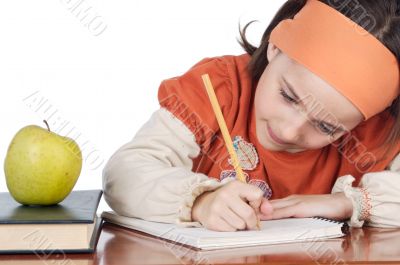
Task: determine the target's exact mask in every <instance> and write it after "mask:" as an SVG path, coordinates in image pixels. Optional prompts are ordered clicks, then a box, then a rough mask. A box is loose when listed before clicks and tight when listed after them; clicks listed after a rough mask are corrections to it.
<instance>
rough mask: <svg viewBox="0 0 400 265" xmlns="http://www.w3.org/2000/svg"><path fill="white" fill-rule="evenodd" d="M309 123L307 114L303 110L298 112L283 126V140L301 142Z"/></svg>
mask: <svg viewBox="0 0 400 265" xmlns="http://www.w3.org/2000/svg"><path fill="white" fill-rule="evenodd" d="M307 124H308V117H307V115H306V114H305V113H303V112H299V113H297V114H296V115H294V117H292V118H291V119H288V122H287V123H286V125H285V127H283V128H282V134H281V135H282V138H283V139H282V140H283V141H285V142H288V143H291V144H296V143H299V142H300V141H301V140H302V139H303V136H304V134H305V130H306V127H307Z"/></svg>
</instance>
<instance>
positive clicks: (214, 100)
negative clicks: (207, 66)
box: [201, 74, 260, 229]
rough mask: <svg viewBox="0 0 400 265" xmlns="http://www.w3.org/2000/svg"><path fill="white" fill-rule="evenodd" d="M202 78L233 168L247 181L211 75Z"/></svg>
mask: <svg viewBox="0 0 400 265" xmlns="http://www.w3.org/2000/svg"><path fill="white" fill-rule="evenodd" d="M201 78H202V79H203V83H204V86H205V88H206V90H207V94H208V97H209V98H210V102H211V105H212V108H213V110H214V113H215V116H216V118H217V122H218V125H219V127H220V129H221V133H222V137H223V138H224V141H225V145H226V148H227V149H228V153H229V155H230V157H231V160H232V163H233V168H234V169H235V171H236V175H237V178H238V179H239V180H240V181H242V182H244V183H246V178H245V177H244V174H243V170H242V168H241V167H240V164H239V160H238V158H237V155H236V152H235V150H234V149H233V143H232V139H231V136H230V134H229V131H228V128H227V126H226V123H225V119H224V116H223V115H222V112H221V107H220V106H219V103H218V99H217V96H216V95H215V92H214V88H213V86H212V83H211V80H210V77H209V76H208V74H204V75H202V76H201ZM255 210H256V213H257V212H258V209H255ZM257 228H258V229H260V219H258V218H257Z"/></svg>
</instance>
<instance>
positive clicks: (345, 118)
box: [255, 43, 363, 153]
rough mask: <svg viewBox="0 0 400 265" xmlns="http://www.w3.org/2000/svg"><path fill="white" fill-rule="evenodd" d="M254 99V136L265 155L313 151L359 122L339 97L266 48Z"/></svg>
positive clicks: (359, 117)
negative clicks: (266, 63)
mask: <svg viewBox="0 0 400 265" xmlns="http://www.w3.org/2000/svg"><path fill="white" fill-rule="evenodd" d="M267 56H268V61H269V64H268V66H267V67H266V68H265V70H264V72H263V74H262V76H261V78H260V80H259V82H258V85H257V90H256V94H255V115H256V133H257V138H258V140H259V142H260V144H261V145H262V146H263V147H264V148H266V149H268V150H271V151H287V152H290V153H296V152H301V151H304V150H308V149H319V148H322V147H324V146H326V145H329V144H330V143H332V142H334V141H335V140H337V139H338V138H340V137H341V136H342V135H343V134H345V133H346V132H348V131H350V130H352V129H353V128H354V127H356V126H357V125H358V124H359V123H360V122H362V121H363V115H362V114H361V112H360V111H359V110H358V109H357V108H356V107H355V106H354V105H353V104H352V103H351V102H350V101H349V100H348V99H347V98H345V97H344V96H343V95H342V94H340V92H338V91H337V90H336V89H335V88H333V87H332V86H330V85H329V84H328V83H327V82H325V81H324V80H322V79H321V78H320V77H318V76H317V75H315V74H314V73H312V72H311V71H309V70H308V69H307V68H305V67H304V66H302V65H300V64H298V63H297V62H295V61H293V60H292V59H290V58H289V57H288V56H286V55H285V54H284V53H282V52H281V51H280V50H279V49H278V48H277V47H276V46H275V45H273V44H272V43H270V44H269V47H268V53H267Z"/></svg>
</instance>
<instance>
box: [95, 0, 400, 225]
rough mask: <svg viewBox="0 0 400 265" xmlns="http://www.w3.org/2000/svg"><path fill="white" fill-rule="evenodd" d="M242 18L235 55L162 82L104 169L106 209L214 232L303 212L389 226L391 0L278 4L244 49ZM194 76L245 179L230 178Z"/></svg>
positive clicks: (394, 85)
mask: <svg viewBox="0 0 400 265" xmlns="http://www.w3.org/2000/svg"><path fill="white" fill-rule="evenodd" d="M248 25H249V24H248ZM248 25H247V26H248ZM247 26H246V27H245V28H244V30H243V31H242V32H241V37H242V42H241V44H242V46H243V47H244V49H245V50H246V52H247V54H244V55H240V56H221V57H217V58H206V59H204V60H202V61H200V62H199V63H197V64H196V65H194V66H193V67H192V68H191V69H189V70H188V71H187V72H186V73H185V74H184V75H182V76H179V77H175V78H171V79H168V80H165V81H163V82H162V84H161V86H160V88H159V91H158V99H159V102H160V106H161V108H160V109H159V110H157V111H156V112H154V113H153V115H152V116H151V118H150V120H149V121H148V122H147V123H146V124H144V125H143V127H142V128H141V129H140V130H139V131H138V132H137V134H136V135H135V137H134V138H133V139H132V141H130V142H129V143H127V144H125V145H123V146H122V147H121V148H119V149H118V150H117V151H116V152H115V154H114V155H113V156H112V157H111V158H110V160H109V161H108V163H107V165H106V167H105V168H104V171H103V188H104V192H105V193H104V194H105V199H106V201H107V202H108V204H109V205H110V207H111V208H112V209H113V210H114V211H115V212H116V213H118V214H120V215H124V216H130V217H137V218H143V219H147V220H151V221H159V222H175V223H178V224H181V225H186V226H204V227H206V228H208V229H212V230H217V231H236V230H239V229H253V228H254V227H255V226H256V220H257V218H261V219H262V220H268V219H278V218H286V217H309V216H322V217H326V218H333V219H337V220H347V219H349V224H350V225H352V226H356V227H360V226H362V225H363V224H364V222H366V223H367V224H368V225H371V226H379V227H393V226H400V215H398V214H397V212H398V210H400V195H399V194H400V193H399V191H400V173H399V172H397V170H399V171H400V156H397V154H398V153H399V150H400V141H399V138H400V118H399V112H400V106H399V100H398V95H399V64H398V62H399V59H400V48H399V47H400V46H399V44H400V12H399V3H398V2H397V1H395V0H388V1H373V0H354V1H352V0H347V1H335V0H322V1H318V0H308V1H305V0H289V1H287V2H286V3H285V4H284V5H283V6H282V7H281V9H280V10H279V11H278V13H277V14H276V16H275V17H274V18H273V20H272V22H271V23H270V25H269V26H268V28H267V29H266V31H265V33H264V35H263V37H262V41H261V44H260V46H259V47H258V48H256V47H253V46H252V45H250V44H249V43H248V42H247V40H246V37H245V33H246V28H247ZM205 73H208V74H209V75H210V78H211V81H212V83H213V86H214V89H215V92H216V95H217V98H218V101H219V103H220V105H221V109H222V112H223V115H224V118H225V120H226V123H227V126H228V129H229V131H230V133H231V136H232V139H233V144H234V148H235V151H236V152H237V155H238V157H239V160H240V165H241V167H242V168H243V170H244V172H245V175H246V177H247V181H248V183H247V184H244V183H241V182H239V181H237V180H236V179H235V171H234V169H233V166H232V164H231V161H230V159H229V155H228V152H227V150H226V148H225V146H224V142H223V139H222V137H221V134H220V131H219V128H218V124H217V121H216V118H215V116H214V115H213V110H212V108H211V104H210V102H209V99H208V96H207V93H206V91H205V89H204V86H203V83H202V80H201V75H202V74H205ZM396 156H397V157H396ZM253 208H256V209H257V211H254V209H253ZM257 215H258V216H257Z"/></svg>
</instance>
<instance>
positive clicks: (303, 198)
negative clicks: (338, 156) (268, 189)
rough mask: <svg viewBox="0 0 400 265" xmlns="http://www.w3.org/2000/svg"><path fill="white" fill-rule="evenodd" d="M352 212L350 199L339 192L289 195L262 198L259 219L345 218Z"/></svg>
mask: <svg viewBox="0 0 400 265" xmlns="http://www.w3.org/2000/svg"><path fill="white" fill-rule="evenodd" d="M352 213H353V205H352V203H351V200H350V199H349V198H347V197H346V196H345V195H344V193H342V192H340V193H334V194H323V195H291V196H288V197H286V198H283V199H277V200H269V201H268V200H264V201H263V203H262V204H261V207H260V213H259V216H260V219H261V220H271V219H281V218H289V217H298V218H300V217H313V216H319V217H325V218H330V219H334V220H345V219H349V218H350V217H351V215H352Z"/></svg>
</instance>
